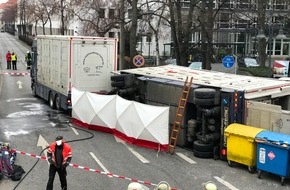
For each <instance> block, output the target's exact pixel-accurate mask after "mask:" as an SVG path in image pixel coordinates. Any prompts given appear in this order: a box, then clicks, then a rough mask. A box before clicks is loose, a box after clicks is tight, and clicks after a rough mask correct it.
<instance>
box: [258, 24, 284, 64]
mask: <svg viewBox="0 0 290 190" xmlns="http://www.w3.org/2000/svg"><path fill="white" fill-rule="evenodd" d="M268 27H269V40H268V44H269V48H268V49H269V66H270V67H271V68H272V60H271V59H272V49H273V47H272V42H273V24H271V25H270V24H269V25H268ZM270 27H271V29H270ZM256 37H257V39H265V38H266V35H265V34H264V31H263V29H260V30H259V32H258V35H257V36H256ZM286 38H287V37H286V35H285V34H284V33H283V30H282V26H281V27H280V29H279V33H278V35H277V36H276V37H275V39H277V40H282V39H286Z"/></svg>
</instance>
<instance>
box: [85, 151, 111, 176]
mask: <svg viewBox="0 0 290 190" xmlns="http://www.w3.org/2000/svg"><path fill="white" fill-rule="evenodd" d="M90 155H91V156H92V157H93V159H94V160H95V161H96V162H97V164H98V165H99V166H100V167H101V168H102V169H103V171H104V172H107V173H110V172H109V170H107V168H106V167H105V166H104V165H103V164H102V162H101V161H100V160H99V159H98V158H97V157H96V155H95V154H94V153H92V152H90ZM109 177H113V176H109Z"/></svg>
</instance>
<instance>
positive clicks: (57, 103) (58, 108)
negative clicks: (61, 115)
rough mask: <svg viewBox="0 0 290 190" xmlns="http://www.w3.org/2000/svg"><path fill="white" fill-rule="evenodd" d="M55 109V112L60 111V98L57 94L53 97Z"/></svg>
mask: <svg viewBox="0 0 290 190" xmlns="http://www.w3.org/2000/svg"><path fill="white" fill-rule="evenodd" d="M55 108H56V109H57V110H60V109H61V106H60V97H59V95H58V94H56V95H55Z"/></svg>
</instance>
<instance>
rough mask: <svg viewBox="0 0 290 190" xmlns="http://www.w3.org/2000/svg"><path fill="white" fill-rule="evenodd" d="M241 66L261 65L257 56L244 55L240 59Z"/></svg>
mask: <svg viewBox="0 0 290 190" xmlns="http://www.w3.org/2000/svg"><path fill="white" fill-rule="evenodd" d="M238 65H239V67H258V66H260V65H259V64H258V62H257V60H256V59H255V58H251V57H244V58H239V59H238Z"/></svg>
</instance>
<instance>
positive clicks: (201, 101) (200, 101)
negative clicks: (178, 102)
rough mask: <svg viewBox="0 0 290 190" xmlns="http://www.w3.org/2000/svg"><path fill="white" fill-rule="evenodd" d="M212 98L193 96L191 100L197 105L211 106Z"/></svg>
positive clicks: (212, 103)
mask: <svg viewBox="0 0 290 190" xmlns="http://www.w3.org/2000/svg"><path fill="white" fill-rule="evenodd" d="M214 100H215V99H214V98H211V99H204V98H203V99H201V98H194V99H193V102H194V104H195V105H197V106H213V105H214Z"/></svg>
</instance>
